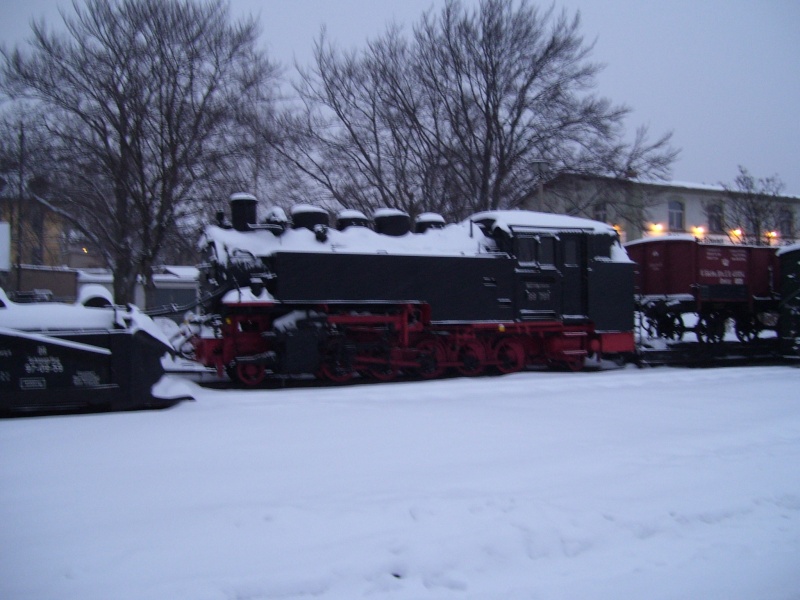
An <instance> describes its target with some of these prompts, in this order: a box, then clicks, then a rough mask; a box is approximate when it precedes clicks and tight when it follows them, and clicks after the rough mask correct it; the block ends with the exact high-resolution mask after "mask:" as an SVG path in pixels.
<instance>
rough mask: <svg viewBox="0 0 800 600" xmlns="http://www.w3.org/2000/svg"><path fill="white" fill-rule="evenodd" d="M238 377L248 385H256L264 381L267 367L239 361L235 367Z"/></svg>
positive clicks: (243, 383)
mask: <svg viewBox="0 0 800 600" xmlns="http://www.w3.org/2000/svg"><path fill="white" fill-rule="evenodd" d="M234 372H235V374H236V379H238V380H239V382H241V383H242V385H246V386H248V387H255V386H257V385H259V384H260V383H261V382H262V381H264V377H265V376H266V373H267V371H266V369H265V368H264V365H259V364H256V363H237V364H236V369H235V371H234Z"/></svg>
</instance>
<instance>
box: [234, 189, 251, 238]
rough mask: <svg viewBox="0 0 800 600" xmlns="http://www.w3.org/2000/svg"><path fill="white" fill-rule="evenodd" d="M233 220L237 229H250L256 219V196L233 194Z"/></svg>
mask: <svg viewBox="0 0 800 600" xmlns="http://www.w3.org/2000/svg"><path fill="white" fill-rule="evenodd" d="M230 202H231V222H232V223H233V228H234V229H235V230H236V231H250V225H254V224H255V223H256V222H257V221H256V197H255V196H253V195H252V194H244V193H241V192H240V193H237V194H233V195H231V200H230Z"/></svg>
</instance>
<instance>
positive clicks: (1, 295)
mask: <svg viewBox="0 0 800 600" xmlns="http://www.w3.org/2000/svg"><path fill="white" fill-rule="evenodd" d="M0 304H3V305H5V306H0V328H7V329H13V330H17V331H27V332H39V333H43V332H44V333H46V332H64V331H94V330H113V329H119V328H124V329H127V330H128V331H130V332H131V333H136V332H137V331H144V332H146V333H148V334H149V335H150V336H151V337H153V338H154V339H156V340H158V341H160V342H161V343H162V344H164V345H165V346H167V347H168V348H171V347H172V345H171V344H170V341H169V339H167V337H166V336H165V335H164V333H163V332H162V330H161V328H160V327H159V326H158V325H156V324H155V322H153V320H152V319H151V318H150V317H148V316H147V315H145V314H144V313H142V312H140V311H139V309H138V308H136V307H135V306H130V307H129V308H128V309H122V308H120V307H103V308H91V307H85V306H82V305H80V304H62V303H59V302H36V303H32V304H21V303H17V302H11V301H10V300H9V299H8V297H7V296H6V294H5V292H3V291H2V290H0Z"/></svg>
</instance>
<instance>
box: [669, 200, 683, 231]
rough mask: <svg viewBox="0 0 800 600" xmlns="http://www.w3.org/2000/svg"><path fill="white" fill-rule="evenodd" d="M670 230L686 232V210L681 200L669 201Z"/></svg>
mask: <svg viewBox="0 0 800 600" xmlns="http://www.w3.org/2000/svg"><path fill="white" fill-rule="evenodd" d="M669 230H670V231H685V227H684V208H683V202H681V201H680V200H670V201H669Z"/></svg>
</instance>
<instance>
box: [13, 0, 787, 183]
mask: <svg viewBox="0 0 800 600" xmlns="http://www.w3.org/2000/svg"><path fill="white" fill-rule="evenodd" d="M464 2H465V4H467V5H476V4H477V3H478V0H464ZM443 4H444V0H232V2H231V7H232V9H233V12H234V14H236V15H241V14H246V13H248V12H249V13H252V14H254V15H260V20H261V24H262V28H263V38H262V39H263V42H264V44H265V47H266V49H267V50H268V52H269V53H270V54H271V55H272V57H273V58H274V59H277V60H279V61H281V62H283V63H284V64H286V65H291V63H292V61H293V60H295V59H296V60H297V61H298V62H300V63H301V64H307V63H308V62H309V61H310V58H311V48H312V44H313V41H314V39H315V37H316V36H317V35H318V34H319V30H320V27H321V26H322V25H323V24H325V25H326V26H327V28H328V33H329V37H330V38H331V40H333V41H335V42H336V43H338V44H339V45H341V46H342V47H344V48H358V47H362V46H363V44H364V42H365V40H367V39H368V38H370V37H374V36H375V35H377V34H379V33H381V32H382V31H383V30H384V28H385V27H386V25H387V23H389V22H390V21H393V20H394V21H396V22H397V23H400V24H402V25H405V27H406V30H407V31H410V29H411V26H412V24H413V23H415V22H416V21H417V20H418V19H419V17H420V16H421V14H422V13H423V11H425V10H426V9H428V8H430V7H434V8H435V10H438V9H439V8H440V7H441V6H442V5H443ZM540 4H542V5H543V6H549V4H546V3H540ZM58 6H66V7H67V8H69V7H70V2H69V1H67V0H22V1H19V2H18V1H15V0H0V39H2V41H3V42H4V43H6V44H7V45H8V44H15V43H19V42H22V41H24V39H25V38H26V37H27V36H28V33H29V31H30V25H29V24H30V21H31V19H32V18H39V17H44V18H45V20H46V21H47V22H48V23H52V24H56V23H58V22H59V21H60V17H59V15H58V11H57V7H58ZM557 7H558V8H562V7H563V8H566V9H567V10H568V11H570V12H571V13H572V12H575V11H576V10H578V11H580V13H581V17H582V29H581V30H582V32H583V35H584V38H585V39H586V40H587V41H595V42H596V43H595V49H594V52H593V55H592V58H593V59H594V60H595V61H598V62H602V63H605V64H606V69H605V71H603V72H602V73H601V75H600V77H599V79H598V92H599V93H600V94H602V95H603V96H606V97H608V98H610V99H611V100H613V101H614V102H617V103H624V104H627V105H628V106H630V107H631V108H633V109H634V112H633V114H632V115H631V118H630V119H629V120H628V127H629V129H630V130H631V131H633V130H634V129H635V128H636V127H637V126H639V125H643V124H645V125H649V127H650V131H651V134H652V136H653V137H656V136H657V135H659V134H660V133H662V132H665V131H673V132H674V137H673V144H674V145H675V146H676V147H678V148H680V149H681V155H680V157H679V159H678V161H677V162H676V163H675V165H674V167H673V179H674V180H678V181H685V182H694V183H709V184H714V183H720V182H726V183H730V182H732V181H733V179H734V177H735V176H736V173H737V165H740V164H741V165H744V166H745V167H747V168H748V169H749V170H750V172H751V173H753V174H754V175H756V176H759V177H763V176H768V175H773V174H778V175H779V176H780V177H781V179H782V180H783V181H784V182H785V184H786V190H785V191H786V192H787V193H789V194H792V195H798V196H800V1H798V0H662V1H661V2H649V1H646V0H562V1H560V2H558V4H557Z"/></svg>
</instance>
